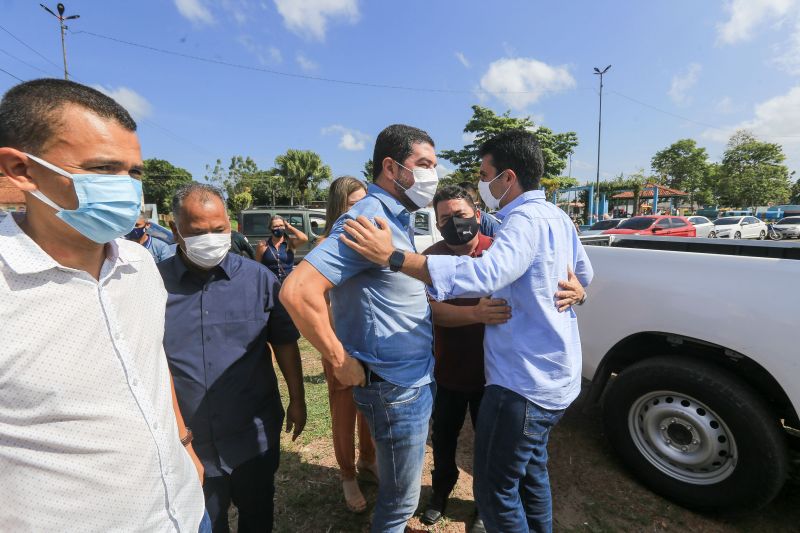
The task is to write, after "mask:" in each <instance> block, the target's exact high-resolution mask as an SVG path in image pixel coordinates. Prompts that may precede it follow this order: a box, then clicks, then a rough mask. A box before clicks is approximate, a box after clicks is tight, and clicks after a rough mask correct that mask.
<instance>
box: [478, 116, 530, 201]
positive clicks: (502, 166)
mask: <svg viewBox="0 0 800 533" xmlns="http://www.w3.org/2000/svg"><path fill="white" fill-rule="evenodd" d="M487 155H490V156H492V162H493V164H494V168H496V169H497V173H498V174H499V173H500V172H503V171H504V170H508V169H511V170H513V171H514V173H515V174H516V175H517V178H519V184H520V186H521V187H522V190H523V191H532V190H535V189H538V188H539V181H540V180H541V179H542V175H543V174H544V158H543V157H542V149H541V148H540V147H539V141H537V140H536V136H535V135H534V134H533V133H531V132H530V131H528V130H523V129H515V130H508V131H504V132H502V133H498V134H497V135H495V136H494V137H492V138H491V139H489V140H488V141H486V142H485V143H483V146H481V150H480V156H481V157H484V156H487Z"/></svg>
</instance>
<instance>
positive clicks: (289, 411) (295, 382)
mask: <svg viewBox="0 0 800 533" xmlns="http://www.w3.org/2000/svg"><path fill="white" fill-rule="evenodd" d="M272 350H273V351H274V353H275V360H276V361H278V367H279V368H280V369H281V374H283V379H284V380H286V387H287V388H288V389H289V405H288V406H287V408H286V432H287V433H289V432H290V431H292V429H294V433H293V434H292V440H295V439H297V437H298V436H300V433H302V431H303V428H305V426H306V416H307V415H306V398H305V396H306V392H305V387H304V385H303V363H302V362H301V360H300V348H298V346H297V343H296V342H292V343H288V344H276V345H274V346H272Z"/></svg>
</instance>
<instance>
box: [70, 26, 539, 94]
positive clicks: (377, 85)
mask: <svg viewBox="0 0 800 533" xmlns="http://www.w3.org/2000/svg"><path fill="white" fill-rule="evenodd" d="M70 33H72V34H73V35H79V34H85V35H90V36H92V37H97V38H99V39H106V40H109V41H113V42H116V43H120V44H125V45H128V46H134V47H136V48H143V49H145V50H150V51H152V52H158V53H161V54H167V55H171V56H176V57H182V58H185V59H192V60H194V61H201V62H204V63H211V64H214V65H222V66H226V67H231V68H238V69H241V70H250V71H255V72H263V73H266V74H273V75H275V76H283V77H286V78H295V79H302V80H312V81H322V82H327V83H338V84H340V85H350V86H358V87H370V88H373V89H392V90H398V91H411V92H423V93H439V94H475V93H479V94H490V93H489V91H481V90H464V89H437V88H429V87H412V86H407V85H390V84H384V83H374V82H367V81H356V80H344V79H337V78H325V77H322V76H310V75H308V74H296V73H293V72H285V71H281V70H274V69H268V68H264V67H256V66H253V65H244V64H241V63H232V62H230V61H223V60H221V59H212V58H209V57H202V56H196V55H192V54H185V53H183V52H175V51H173V50H165V49H163V48H158V47H155V46H150V45H147V44H141V43H134V42H131V41H126V40H123V39H118V38H116V37H110V36H108V35H101V34H99V33H94V32H91V31H86V30H81V31H76V32H70ZM532 92H535V91H493V92H492V93H491V94H531V93H532Z"/></svg>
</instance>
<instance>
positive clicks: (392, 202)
mask: <svg viewBox="0 0 800 533" xmlns="http://www.w3.org/2000/svg"><path fill="white" fill-rule="evenodd" d="M367 194H371V195H373V196H374V197H375V198H377V199H378V200H380V201H381V203H382V204H383V205H385V206H386V209H388V210H389V212H390V213H391V214H392V215H394V216H395V217H399V216H400V215H402V214H404V212H405V214H409V211H408V209H406V208H405V207H403V204H401V203H400V202H398V201H397V198H395V197H394V196H392V195H391V194H389V193H388V192H386V191H385V190H383V189H382V188H381V187H379V186H377V185H375V184H374V183H370V184H369V186H368V187H367Z"/></svg>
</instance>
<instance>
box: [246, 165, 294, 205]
mask: <svg viewBox="0 0 800 533" xmlns="http://www.w3.org/2000/svg"><path fill="white" fill-rule="evenodd" d="M250 192H251V193H252V195H253V204H255V205H279V204H281V203H288V198H289V192H288V190H287V187H286V180H284V179H283V176H281V175H280V174H278V171H277V170H276V169H274V168H273V169H270V170H259V171H258V173H257V174H256V175H255V179H254V182H253V187H252V189H251V190H250Z"/></svg>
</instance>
